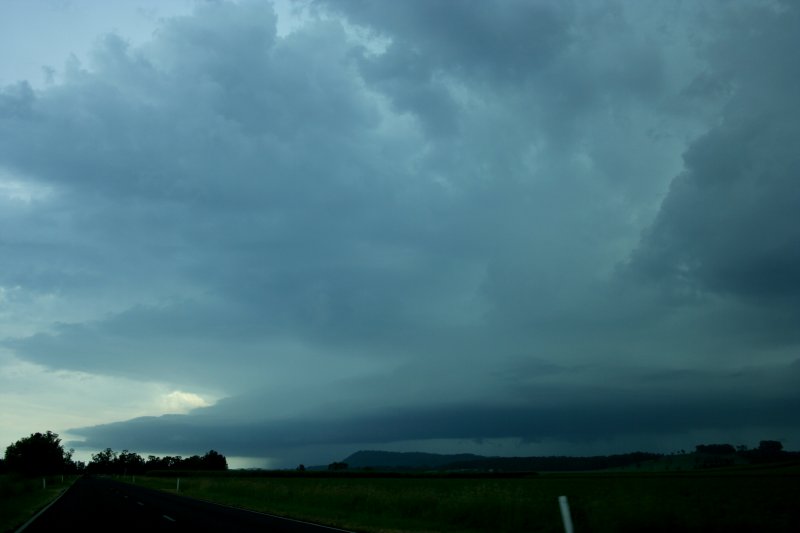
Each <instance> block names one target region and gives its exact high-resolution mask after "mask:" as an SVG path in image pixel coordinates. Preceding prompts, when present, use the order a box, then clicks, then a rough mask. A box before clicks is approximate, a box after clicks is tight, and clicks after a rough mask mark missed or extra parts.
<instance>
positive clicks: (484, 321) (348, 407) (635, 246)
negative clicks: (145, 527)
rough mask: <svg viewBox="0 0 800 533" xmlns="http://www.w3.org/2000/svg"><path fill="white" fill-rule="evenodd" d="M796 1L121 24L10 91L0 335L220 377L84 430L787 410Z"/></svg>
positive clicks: (699, 421)
mask: <svg viewBox="0 0 800 533" xmlns="http://www.w3.org/2000/svg"><path fill="white" fill-rule="evenodd" d="M798 11H799V10H798V9H797V8H796V7H794V5H793V4H791V3H782V2H778V3H776V4H775V5H766V4H761V3H757V2H746V1H741V2H736V3H735V4H733V6H732V7H730V8H729V6H727V4H726V5H722V3H719V4H717V3H708V4H704V5H703V6H680V7H678V6H663V5H651V4H649V3H648V4H647V5H640V4H639V3H613V2H581V3H570V2H533V3H531V2H502V3H499V4H496V5H495V4H489V3H487V2H450V1H441V2H431V1H419V2H416V1H408V2H396V3H395V2H392V3H387V4H383V3H381V4H374V3H371V2H357V1H351V2H324V1H318V2H309V3H307V4H303V7H302V13H300V14H299V15H298V16H299V18H298V20H300V21H301V23H298V24H297V26H296V27H294V28H293V31H291V32H289V33H286V34H279V32H278V30H277V20H278V19H277V15H276V14H275V12H274V10H273V8H272V6H271V5H269V4H266V3H260V2H242V3H224V2H220V3H207V4H201V5H198V6H197V8H196V9H195V11H194V12H193V13H192V14H191V15H188V16H183V17H173V18H168V19H165V20H163V21H162V22H161V23H160V26H159V29H158V31H157V32H156V33H155V34H154V35H153V37H152V39H150V40H149V41H147V42H146V43H144V44H140V45H131V44H130V43H128V42H127V41H126V39H125V36H124V35H116V34H113V33H111V34H107V35H105V36H103V37H102V38H100V39H99V40H98V41H97V44H96V46H95V47H94V49H93V54H92V58H91V61H90V62H88V63H86V64H82V63H80V62H79V61H78V60H77V59H74V58H73V59H71V60H68V61H67V62H66V63H65V64H64V66H63V68H61V69H60V70H59V71H58V79H59V80H60V82H59V83H57V84H52V85H50V86H47V87H45V88H38V89H34V88H33V87H32V86H31V85H30V84H28V83H27V82H25V81H20V82H16V83H12V84H9V85H6V86H5V87H2V88H0V138H2V139H4V140H3V141H2V142H0V180H2V181H0V184H2V187H0V203H1V207H2V209H0V228H2V229H0V247H1V248H2V250H0V257H2V268H0V287H2V288H3V291H4V292H3V293H2V294H4V295H13V297H12V296H7V297H4V299H3V300H0V302H2V305H3V306H4V309H6V310H7V311H4V312H8V313H10V314H16V316H19V317H26V316H36V317H37V320H35V321H33V320H32V319H22V318H20V319H17V320H16V321H15V322H12V323H10V324H11V325H9V326H7V327H6V328H5V329H4V331H3V335H4V340H3V344H4V346H5V347H6V348H7V349H9V350H11V351H12V353H13V354H14V355H15V357H17V358H19V359H23V360H26V361H31V362H35V363H37V364H40V365H44V366H45V367H48V368H58V369H68V370H75V371H81V372H86V373H91V374H98V375H106V376H116V377H121V378H126V379H133V380H138V381H141V382H160V383H168V384H171V385H174V386H175V387H178V388H180V389H181V390H183V391H192V390H201V389H202V390H215V391H218V393H219V395H221V396H226V397H228V399H227V400H223V401H221V402H219V403H218V404H217V405H215V406H213V407H208V408H204V409H198V410H197V411H195V412H194V413H193V414H190V415H185V416H180V417H169V418H146V419H137V420H134V421H130V422H120V423H118V424H114V425H108V426H105V425H104V426H97V427H92V428H87V429H83V430H80V431H79V433H80V434H82V435H84V436H86V437H87V439H88V443H87V445H89V446H99V447H104V446H106V445H114V446H121V447H128V448H136V447H137V446H141V447H142V448H147V449H149V450H158V449H163V450H165V451H166V450H169V451H180V450H179V449H178V448H180V446H183V445H185V443H186V442H206V439H208V438H209V436H211V435H217V436H218V435H220V434H222V433H225V434H227V435H228V436H227V437H225V438H226V439H228V440H226V446H229V447H230V448H231V449H234V450H236V451H235V453H237V454H241V455H249V454H253V455H264V456H273V457H280V456H282V455H281V454H283V456H287V457H288V454H290V451H289V450H290V449H291V448H293V447H301V446H305V445H309V446H311V445H314V446H322V445H324V444H325V443H330V444H332V445H334V444H347V443H348V441H349V442H352V443H353V444H354V445H355V444H358V443H367V442H377V443H389V442H399V441H409V440H414V441H425V440H426V439H481V438H518V439H522V440H533V439H542V438H554V439H555V438H557V439H562V440H565V441H569V440H571V441H591V440H592V439H598V438H602V437H603V436H605V437H608V436H609V435H634V434H639V435H648V434H654V433H672V434H681V433H686V432H689V431H694V430H702V429H709V428H720V427H721V428H724V429H725V430H726V431H730V432H731V435H732V436H735V435H736V433H735V431H736V429H737V427H738V428H740V429H742V431H744V429H746V428H752V427H753V426H754V425H759V424H760V425H765V424H766V425H767V426H769V427H773V428H781V429H780V430H781V431H784V430H785V431H789V430H792V431H795V430H796V427H795V424H793V421H792V420H791V417H790V416H789V415H788V413H789V412H790V411H791V409H793V408H794V407H795V406H796V404H797V396H796V394H795V393H794V392H792V390H793V388H792V387H791V386H790V384H789V382H787V381H785V380H781V379H779V376H780V375H781V374H782V373H784V374H786V375H794V374H796V368H797V363H796V361H798V360H800V354H799V353H798V351H797V349H798V340H799V339H798V336H797V329H796V327H795V325H796V324H797V321H798V318H800V316H798V315H800V313H799V312H800V308H799V307H798V305H797V302H798V301H800V300H798V298H797V296H798V290H800V283H799V282H798V280H800V274H799V273H800V255H798V253H800V252H798V250H800V232H799V231H798V229H797V224H794V223H793V219H794V217H793V214H794V211H796V206H797V205H798V203H799V202H800V186H799V185H798V181H797V179H796V176H797V174H798V170H799V169H800V164H799V163H798V155H797V154H800V150H798V148H800V146H798V145H799V144H800V131H798V128H797V124H798V120H797V119H798V118H800V117H797V109H796V107H797V106H796V105H793V104H794V100H795V99H796V96H795V95H796V94H797V85H798V80H800V72H798V70H797V65H795V64H794V63H793V62H792V60H791V54H790V53H787V51H789V50H794V49H796V45H797V44H799V43H797V40H798V37H797V35H796V33H797V32H795V31H793V30H792V29H793V28H795V27H797V22H798V21H797V18H798V16H800V13H798ZM743 35H744V36H746V38H742V36H743ZM43 302H47V303H43ZM653 376H668V379H667V378H664V379H662V380H660V381H659V379H656V378H655V377H653ZM653 380H655V381H653ZM631 383H635V385H631ZM654 383H655V384H654ZM707 383H712V384H713V387H709V386H707V385H706V384H707ZM187 394H190V393H187ZM598 398H599V400H598ZM631 405H636V408H634V407H631ZM726 405H732V406H733V407H731V408H726V407H725V406H726ZM654 415H655V416H654ZM564 420H569V421H572V422H571V423H570V424H568V425H563V424H564V422H563V421H564ZM654 420H660V421H661V422H659V423H656V422H654ZM657 426H659V427H657ZM576 427H580V428H581V429H580V430H577V429H575V428H576ZM181 428H191V431H189V430H186V431H189V433H184V429H181ZM222 428H224V431H223V429H222ZM776 430H777V429H776ZM787 434H789V433H787ZM182 435H183V436H182ZM187 435H188V436H187ZM256 435H257V436H258V437H257V438H255V437H253V438H250V437H251V436H256ZM348 435H349V436H348ZM125 439H129V440H131V439H132V440H133V441H134V442H136V444H123V442H124V441H125ZM245 441H247V442H251V443H257V445H256V444H252V445H245V444H243V443H244V442H245ZM111 443H113V444H111ZM117 443H119V444H117ZM176 443H179V444H176ZM690 444H691V443H689V444H687V445H690ZM209 446H211V447H215V446H213V445H212V443H210V442H209ZM218 447H222V446H221V445H220V446H218Z"/></svg>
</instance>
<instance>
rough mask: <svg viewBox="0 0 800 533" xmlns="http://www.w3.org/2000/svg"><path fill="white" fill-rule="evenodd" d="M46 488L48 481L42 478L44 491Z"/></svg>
mask: <svg viewBox="0 0 800 533" xmlns="http://www.w3.org/2000/svg"><path fill="white" fill-rule="evenodd" d="M46 488H47V480H46V479H45V478H42V490H44V489H46Z"/></svg>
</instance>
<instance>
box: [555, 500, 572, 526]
mask: <svg viewBox="0 0 800 533" xmlns="http://www.w3.org/2000/svg"><path fill="white" fill-rule="evenodd" d="M558 506H559V507H560V508H561V521H562V522H564V533H574V531H575V530H574V529H573V528H572V516H571V515H570V513H569V502H568V501H567V497H566V496H559V497H558Z"/></svg>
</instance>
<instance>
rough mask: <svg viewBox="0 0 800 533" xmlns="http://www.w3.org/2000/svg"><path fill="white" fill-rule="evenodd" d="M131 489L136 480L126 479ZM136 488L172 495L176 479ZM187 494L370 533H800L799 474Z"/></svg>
mask: <svg viewBox="0 0 800 533" xmlns="http://www.w3.org/2000/svg"><path fill="white" fill-rule="evenodd" d="M129 480H130V479H129ZM136 483H137V484H141V485H145V486H149V487H153V488H159V489H162V490H167V491H171V492H174V491H175V486H176V480H175V478H170V477H146V478H143V477H137V478H136ZM180 486H181V493H182V494H183V495H185V496H190V497H195V498H202V499H206V500H211V501H215V502H220V503H225V504H228V505H232V506H236V507H244V508H248V509H254V510H259V511H263V512H268V513H273V514H278V515H284V516H290V517H294V518H300V519H306V520H311V521H315V522H321V523H326V524H329V525H335V526H338V527H342V528H345V529H352V530H356V531H372V532H400V531H409V532H412V531H413V532H422V531H425V532H432V531H442V532H448V531H463V532H477V531H493V532H503V531H508V532H511V531H513V532H520V531H553V532H555V531H563V527H562V525H561V517H560V514H559V508H558V502H557V498H558V496H560V495H562V494H563V495H566V496H567V497H568V498H569V502H570V506H571V508H572V516H573V521H574V524H575V530H576V531H578V532H584V531H593V532H606V531H607V532H612V531H613V532H625V531H631V532H633V531H664V532H667V531H669V532H674V531H703V532H709V531H719V532H722V531H726V532H731V531H734V532H735V531H771V532H775V531H786V532H789V531H791V532H795V531H800V467H798V466H791V467H783V468H764V467H759V468H731V469H727V470H722V469H720V470H716V471H704V472H683V473H675V472H669V473H632V474H628V473H586V474H542V475H539V476H535V477H529V478H500V477H498V478H441V477H396V478H380V477H366V478H360V477H348V476H346V475H343V476H329V477H322V476H282V477H268V476H261V477H259V476H236V475H235V474H233V475H227V476H208V477H203V476H197V477H194V476H192V477H184V478H181V485H180Z"/></svg>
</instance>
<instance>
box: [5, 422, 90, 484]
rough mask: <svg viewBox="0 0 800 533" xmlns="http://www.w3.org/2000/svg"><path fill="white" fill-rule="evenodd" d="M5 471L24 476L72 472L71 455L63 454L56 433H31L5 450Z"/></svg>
mask: <svg viewBox="0 0 800 533" xmlns="http://www.w3.org/2000/svg"><path fill="white" fill-rule="evenodd" d="M5 466H6V469H7V470H9V471H12V472H20V473H22V474H26V475H37V476H38V475H44V474H63V473H65V472H70V471H72V470H74V467H75V465H74V463H73V462H72V453H71V452H65V451H64V447H63V446H62V445H61V439H60V438H58V434H57V433H53V432H52V431H48V432H46V433H31V435H30V437H23V438H21V439H19V440H18V441H17V442H15V443H13V444H11V445H9V446H8V447H7V448H6V454H5Z"/></svg>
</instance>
